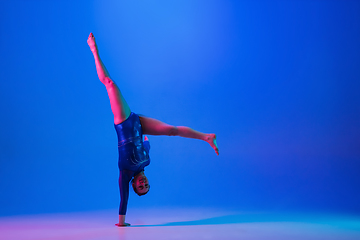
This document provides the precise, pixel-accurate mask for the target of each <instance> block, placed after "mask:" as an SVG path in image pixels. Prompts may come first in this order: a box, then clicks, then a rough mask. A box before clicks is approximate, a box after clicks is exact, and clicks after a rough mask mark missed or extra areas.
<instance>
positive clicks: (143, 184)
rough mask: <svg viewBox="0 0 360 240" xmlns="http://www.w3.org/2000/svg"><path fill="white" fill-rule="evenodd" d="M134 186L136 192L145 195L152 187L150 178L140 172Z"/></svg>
mask: <svg viewBox="0 0 360 240" xmlns="http://www.w3.org/2000/svg"><path fill="white" fill-rule="evenodd" d="M133 184H134V188H136V192H137V194H139V195H144V194H145V193H147V192H148V191H149V189H150V185H149V180H148V179H147V177H146V176H145V175H144V174H138V175H137V176H135V178H134V181H133Z"/></svg>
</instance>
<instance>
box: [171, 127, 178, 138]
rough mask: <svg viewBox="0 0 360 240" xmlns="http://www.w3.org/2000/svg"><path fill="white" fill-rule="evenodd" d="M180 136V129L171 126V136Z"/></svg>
mask: <svg viewBox="0 0 360 240" xmlns="http://www.w3.org/2000/svg"><path fill="white" fill-rule="evenodd" d="M177 135H179V129H178V128H177V127H175V126H170V129H169V136H177Z"/></svg>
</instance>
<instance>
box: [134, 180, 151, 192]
mask: <svg viewBox="0 0 360 240" xmlns="http://www.w3.org/2000/svg"><path fill="white" fill-rule="evenodd" d="M131 185H132V187H133V189H134V192H135V193H136V194H137V195H139V196H142V195H145V194H147V193H148V192H149V191H150V184H149V188H148V190H147V192H143V193H139V192H138V191H137V189H136V187H135V183H134V178H133V179H132V180H131Z"/></svg>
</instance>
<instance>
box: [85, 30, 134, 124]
mask: <svg viewBox="0 0 360 240" xmlns="http://www.w3.org/2000/svg"><path fill="white" fill-rule="evenodd" d="M87 42H88V45H89V47H90V49H91V52H92V53H93V55H94V59H95V65H96V71H97V74H98V77H99V79H100V81H101V82H102V83H103V84H104V85H105V87H106V90H107V93H108V95H109V99H110V105H111V110H112V112H113V114H114V123H115V124H119V123H122V122H123V121H125V120H126V119H127V118H128V117H129V115H130V113H131V111H130V107H129V105H128V104H127V103H126V101H125V99H124V97H123V96H122V94H121V92H120V89H119V88H118V86H117V85H116V83H115V82H114V81H113V80H112V79H111V78H110V75H109V73H108V71H107V70H106V68H105V66H104V64H103V62H102V61H101V59H100V56H99V51H98V48H97V46H96V43H95V37H94V35H93V34H92V33H90V35H89V37H88V40H87Z"/></svg>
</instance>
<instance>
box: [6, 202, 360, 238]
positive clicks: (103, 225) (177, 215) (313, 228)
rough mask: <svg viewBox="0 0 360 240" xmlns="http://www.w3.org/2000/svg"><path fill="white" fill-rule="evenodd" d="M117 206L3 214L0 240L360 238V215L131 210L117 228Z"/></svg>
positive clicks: (202, 210)
mask: <svg viewBox="0 0 360 240" xmlns="http://www.w3.org/2000/svg"><path fill="white" fill-rule="evenodd" d="M116 212H117V210H116V209H115V210H106V211H98V212H83V213H61V214H41V215H29V216H11V217H0V239H1V240H12V239H14V240H15V239H16V240H22V239H23V240H30V239H36V240H42V239H44V240H45V239H46V240H50V239H54V240H56V239H59V240H60V239H62V240H63V239H65V240H80V239H81V240H82V239H89V240H107V239H109V240H110V239H111V240H112V239H114V240H120V239H121V240H126V239H129V240H130V239H131V240H137V239H156V240H161V239H166V240H170V239H197V240H199V239H214V240H215V239H218V240H232V239H241V240H246V239H253V240H259V239H277V240H282V239H291V240H293V239H299V240H300V239H301V240H303V239H306V240H311V239H329V240H332V239H341V240H347V239H354V240H355V239H356V240H359V239H360V217H355V216H345V215H329V214H326V215H325V214H316V215H315V214H311V215H310V214H294V213H292V214H289V213H287V214H284V213H282V214H280V213H249V212H248V213H246V212H237V211H225V210H219V209H206V208H204V209H199V208H178V209H174V208H171V209H170V208H160V209H129V210H128V216H127V222H130V223H131V226H130V227H125V228H124V227H122V228H119V227H116V226H114V224H115V223H116V220H117V216H116Z"/></svg>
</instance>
